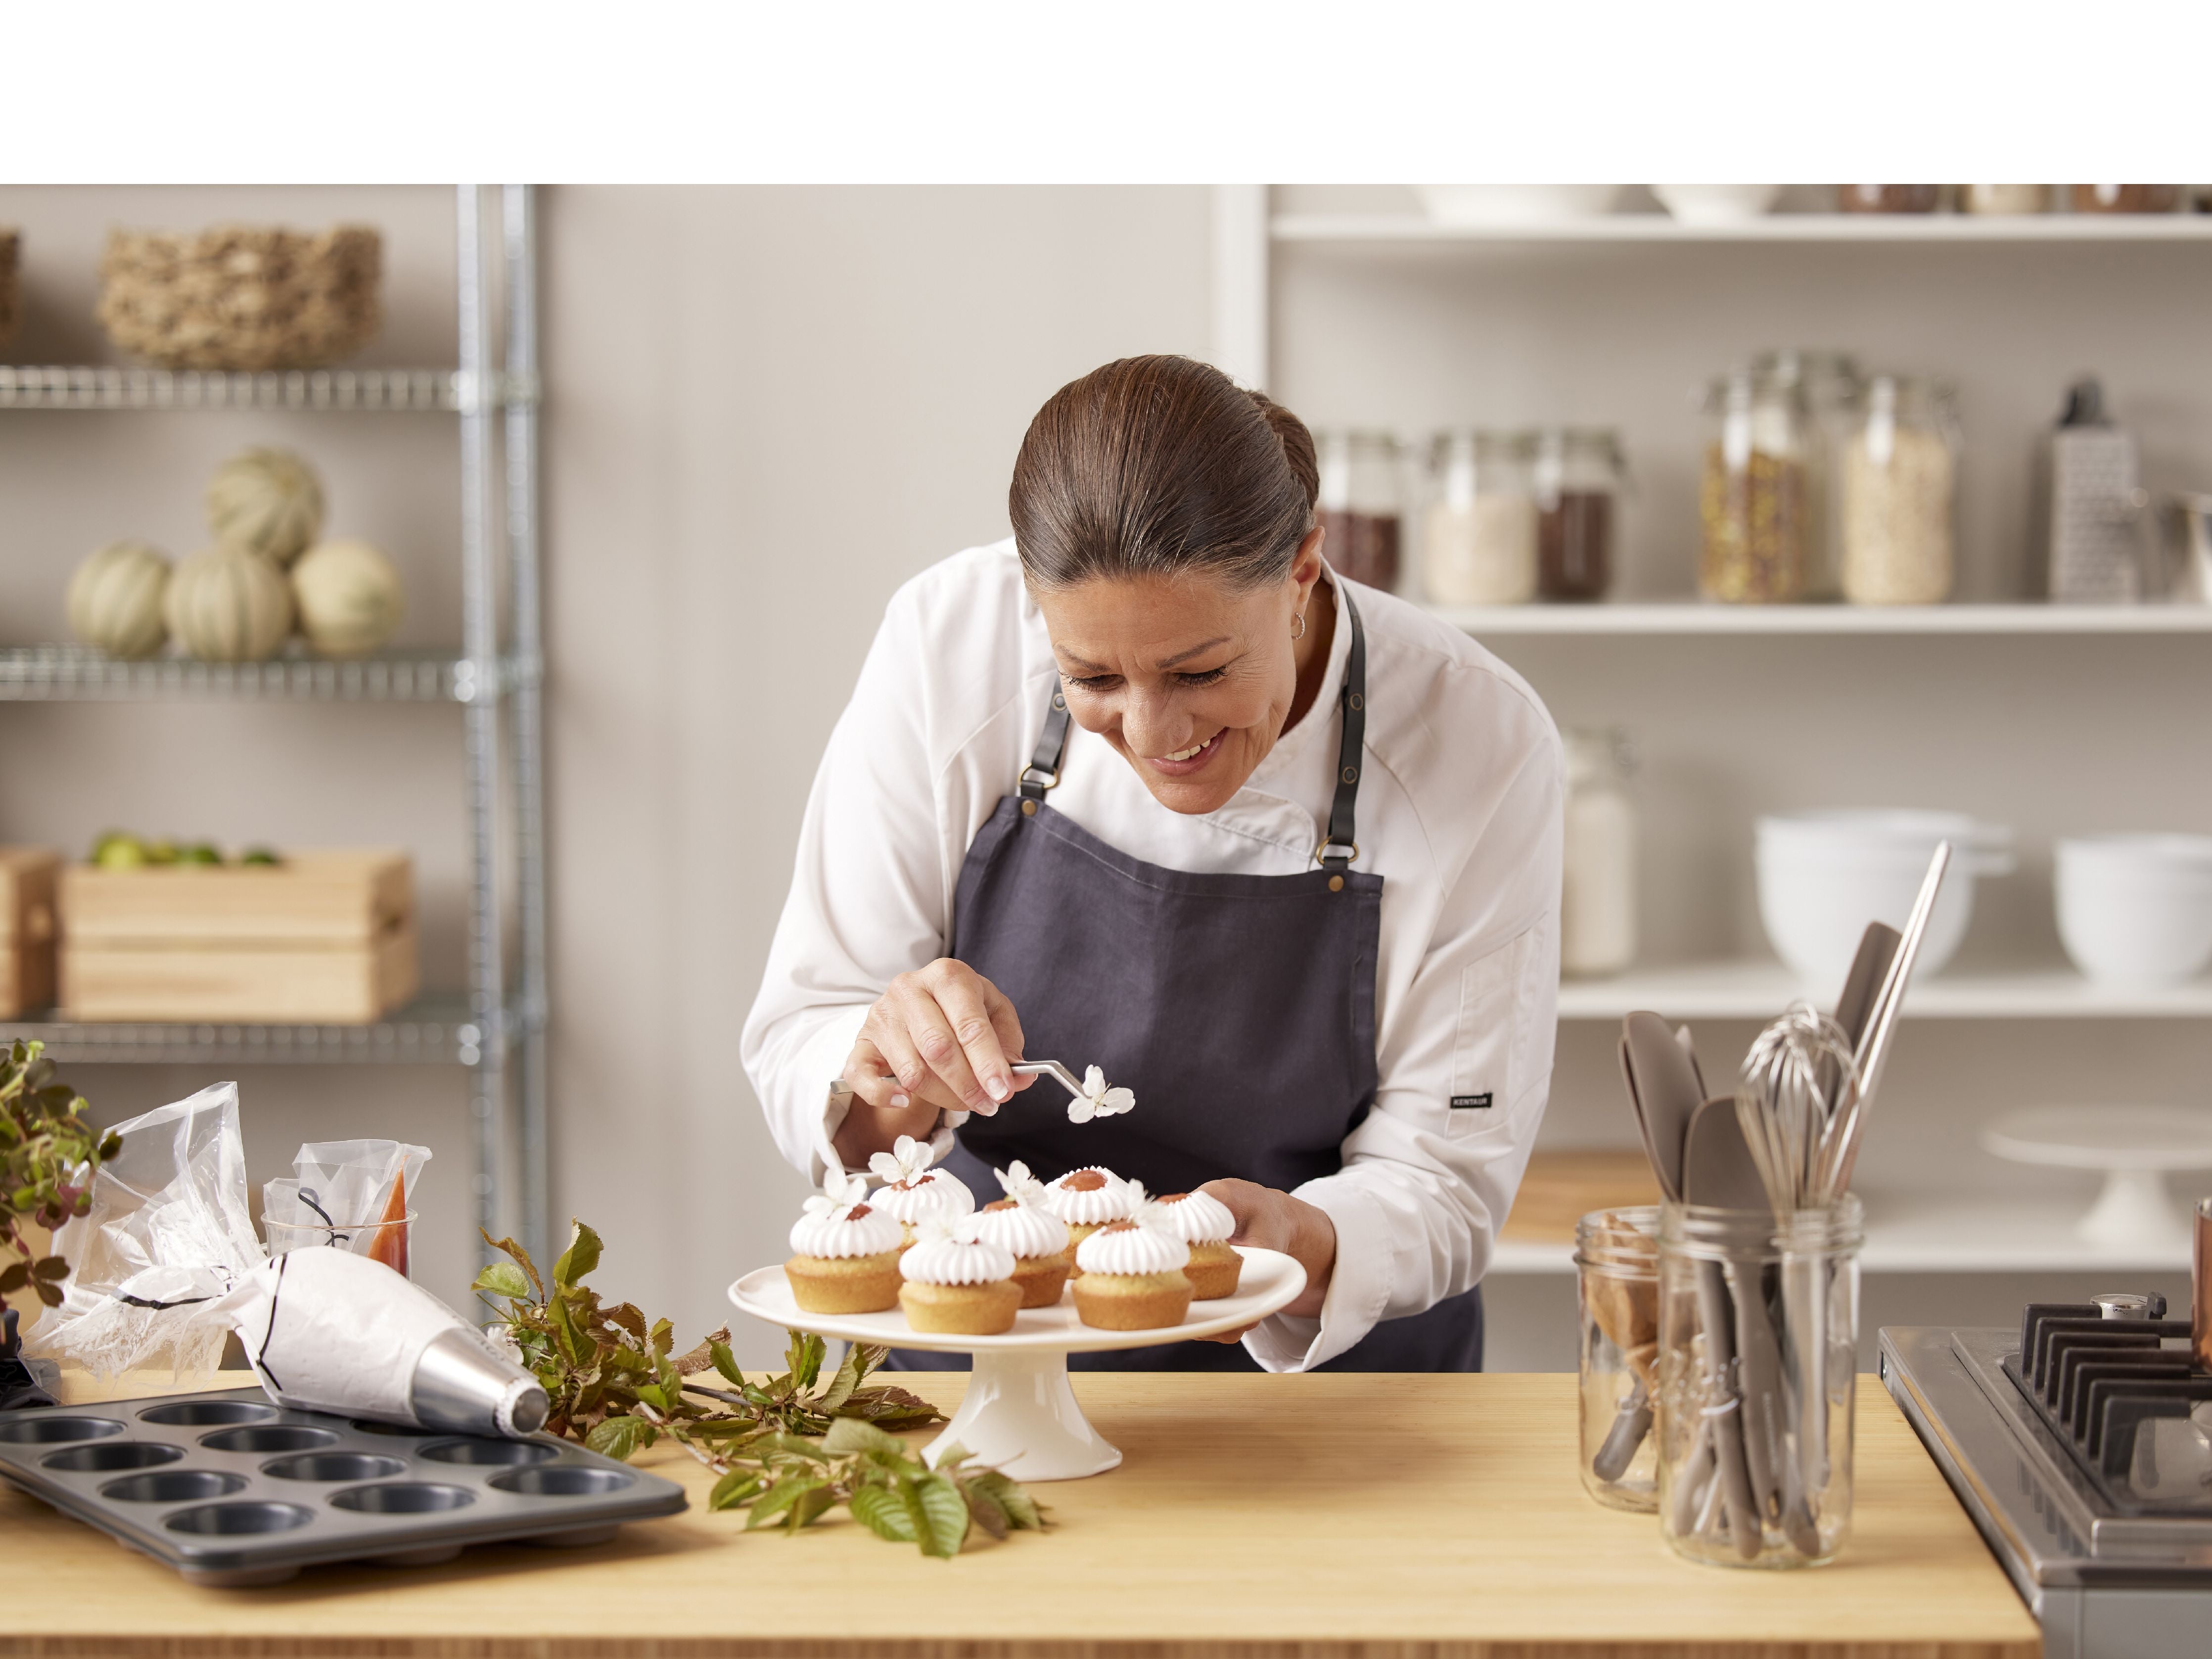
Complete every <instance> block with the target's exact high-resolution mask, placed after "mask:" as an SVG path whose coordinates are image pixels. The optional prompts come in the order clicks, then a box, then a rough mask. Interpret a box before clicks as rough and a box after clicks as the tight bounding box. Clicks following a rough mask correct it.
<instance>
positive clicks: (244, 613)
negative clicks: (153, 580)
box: [162, 547, 292, 662]
mask: <svg viewBox="0 0 2212 1659" xmlns="http://www.w3.org/2000/svg"><path fill="white" fill-rule="evenodd" d="M162 609H163V611H164V612H165V614H166V615H167V617H168V620H169V631H170V632H171V633H172V634H174V635H176V636H177V640H178V642H179V644H181V645H182V646H183V647H185V650H187V651H189V652H191V653H192V655H194V656H195V657H198V658H200V659H202V660H204V661H207V662H258V661H260V660H261V659H263V658H264V657H273V656H275V655H276V653H277V652H278V651H279V650H280V649H282V648H283V644H284V641H285V639H286V638H287V637H288V636H289V635H290V633H291V632H292V590H291V588H290V586H289V585H288V584H287V583H286V582H285V580H284V575H283V572H282V571H280V570H278V569H277V568H276V566H275V565H273V564H271V563H270V562H269V561H268V560H266V559H264V558H263V557H262V556H260V555H259V554H258V553H248V552H247V551H246V550H245V549H243V548H240V547H210V548H209V549H208V550H206V551H205V552H203V553H195V554H193V555H192V556H191V557H190V558H189V559H186V560H185V562H183V563H182V564H180V565H179V566H178V567H177V573H176V574H175V575H173V576H172V577H170V578H169V592H168V598H167V601H166V603H165V604H164V605H163V607H162Z"/></svg>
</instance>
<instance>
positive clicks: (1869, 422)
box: [1838, 374, 1959, 605]
mask: <svg viewBox="0 0 2212 1659" xmlns="http://www.w3.org/2000/svg"><path fill="white" fill-rule="evenodd" d="M1958 471H1959V429H1958V422H1957V419H1956V417H1955V416H1954V413H1953V410H1952V403H1951V394H1950V391H1949V388H1948V387H1946V386H1938V385H1936V384H1935V383H1933V382H1931V381H1927V380H1906V379H1904V378H1902V377H1900V376H1898V375H1894V374H1878V375H1876V376H1875V378H1874V379H1873V380H1871V381H1869V383H1868V386H1867V395H1866V407H1865V410H1864V413H1863V416H1861V418H1860V420H1859V422H1858V425H1857V430H1856V431H1855V432H1854V433H1853V434H1852V435H1851V437H1850V441H1849V442H1848V443H1846V444H1845V445H1844V459H1843V467H1842V471H1841V489H1840V490H1839V491H1838V494H1839V495H1841V497H1842V503H1843V547H1844V558H1843V571H1844V598H1845V599H1849V600H1850V602H1851V603H1852V604H1854V605H1940V604H1942V602H1943V601H1944V600H1945V599H1948V598H1949V597H1950V596H1951V583H1952V580H1953V577H1954V574H1955V568H1956V558H1955V556H1954V523H1955V520H1956V499H1957V489H1956V484H1957V478H1958Z"/></svg>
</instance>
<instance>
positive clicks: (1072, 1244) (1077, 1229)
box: [1067, 1221, 1107, 1279]
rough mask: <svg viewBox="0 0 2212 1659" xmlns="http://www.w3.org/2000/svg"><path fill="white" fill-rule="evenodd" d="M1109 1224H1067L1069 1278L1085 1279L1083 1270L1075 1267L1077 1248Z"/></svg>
mask: <svg viewBox="0 0 2212 1659" xmlns="http://www.w3.org/2000/svg"><path fill="white" fill-rule="evenodd" d="M1104 1225H1107V1224H1106V1223H1104V1222H1103V1221H1071V1222H1069V1223H1068V1224H1067V1263H1068V1266H1067V1276H1068V1277H1069V1278H1070V1279H1080V1278H1082V1277H1083V1269H1082V1268H1080V1267H1077V1266H1076V1265H1075V1251H1076V1247H1077V1246H1078V1245H1079V1244H1081V1243H1083V1241H1084V1240H1085V1239H1086V1238H1088V1237H1091V1234H1093V1233H1095V1232H1097V1231H1098V1230H1099V1229H1100V1228H1101V1227H1103V1226H1104Z"/></svg>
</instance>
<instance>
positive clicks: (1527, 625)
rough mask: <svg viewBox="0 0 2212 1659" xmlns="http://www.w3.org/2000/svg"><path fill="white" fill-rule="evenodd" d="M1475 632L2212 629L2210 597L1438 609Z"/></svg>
mask: <svg viewBox="0 0 2212 1659" xmlns="http://www.w3.org/2000/svg"><path fill="white" fill-rule="evenodd" d="M1431 610H1432V611H1433V613H1434V614H1435V615H1436V616H1437V617H1441V618H1443V620H1444V621H1446V622H1448V623H1450V624H1451V625H1452V626H1453V627H1455V628H1459V629H1465V630H1466V631H1467V632H1468V633H1470V634H1472V635H1474V636H1475V637H1476V638H1477V639H1486V638H1490V637H1492V636H1501V635H1553V636H1556V637H1560V638H1573V637H1578V636H1583V635H1614V634H1668V635H1687V636H1711V635H1741V634H1790V635H1808V634H1810V635H1829V634H1833V635H1877V636H1878V635H1900V634H1903V635H1929V634H1933V635H1954V634H2030V635H2053V634H2130V635H2141V634H2212V605H1706V604H1703V603H1700V602H1699V601H1697V600H1694V599H1680V600H1676V601H1674V602H1672V603H1669V604H1659V605H1631V604H1617V605H1478V606H1471V607H1459V608H1450V607H1446V606H1441V605H1439V606H1433V607H1431Z"/></svg>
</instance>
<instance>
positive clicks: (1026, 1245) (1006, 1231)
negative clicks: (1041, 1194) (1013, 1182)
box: [969, 1199, 1067, 1261]
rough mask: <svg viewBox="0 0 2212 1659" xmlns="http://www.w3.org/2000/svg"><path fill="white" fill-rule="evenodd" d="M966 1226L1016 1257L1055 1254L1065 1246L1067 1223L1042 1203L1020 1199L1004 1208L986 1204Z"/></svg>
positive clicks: (1024, 1257)
mask: <svg viewBox="0 0 2212 1659" xmlns="http://www.w3.org/2000/svg"><path fill="white" fill-rule="evenodd" d="M1002 1201H1003V1200H1002ZM969 1226H970V1228H971V1230H972V1231H974V1232H975V1237H978V1238H981V1239H983V1240H985V1241H986V1242H987V1243H993V1244H998V1245H1002V1246H1004V1247H1005V1248H1006V1249H1008V1250H1011V1251H1012V1252H1013V1255H1014V1257H1015V1259H1016V1260H1017V1261H1034V1260H1036V1258H1037V1257H1039V1256H1045V1255H1059V1254H1060V1252H1061V1251H1062V1250H1064V1249H1066V1248H1067V1224H1066V1222H1065V1221H1062V1220H1061V1219H1060V1218H1059V1217H1058V1216H1056V1215H1054V1213H1053V1212H1051V1211H1049V1210H1048V1209H1046V1208H1045V1207H1044V1206H1042V1205H1040V1204H1033V1203H1029V1202H1026V1201H1024V1200H1020V1199H1017V1200H1014V1202H1013V1206H1012V1208H1010V1209H1005V1210H1001V1209H997V1208H994V1206H991V1205H988V1204H986V1205H985V1206H983V1207H982V1208H981V1209H980V1210H978V1211H976V1212H975V1219H974V1220H973V1221H972V1222H970V1223H969Z"/></svg>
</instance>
